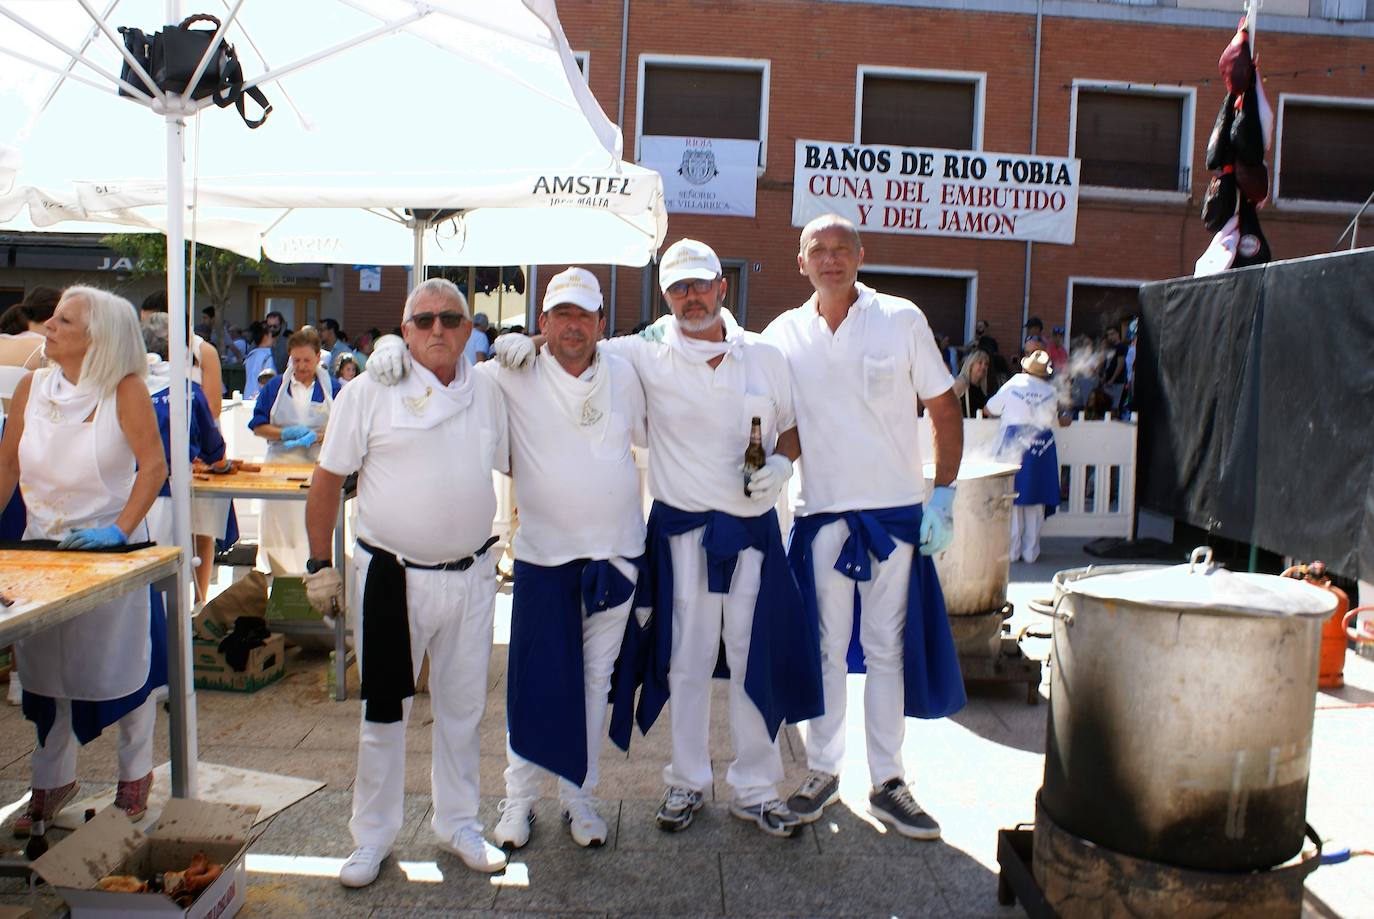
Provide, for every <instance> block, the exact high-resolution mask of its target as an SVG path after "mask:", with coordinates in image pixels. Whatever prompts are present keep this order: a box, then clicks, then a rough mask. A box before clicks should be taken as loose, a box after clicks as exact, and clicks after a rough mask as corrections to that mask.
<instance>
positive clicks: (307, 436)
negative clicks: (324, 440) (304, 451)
mask: <svg viewBox="0 0 1374 919" xmlns="http://www.w3.org/2000/svg"><path fill="white" fill-rule="evenodd" d="M296 427H300V428H301V430H303V431H304V432H305V433H304V434H302V435H300V436H299V437H297V438H295V439H294V440H286V439H285V437H283V439H282V442H281V445H282V446H283V447H289V448H290V449H292V450H294V449H297V448H305V447H308V446H310V445H311V444H313V443H314V442H315V441H317V440H319V439H320V438H319V435H318V434H316V433H315V432H314V431H312V430H310V429H309V428H307V427H304V426H300V425H296Z"/></svg>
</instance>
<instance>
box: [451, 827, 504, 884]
mask: <svg viewBox="0 0 1374 919" xmlns="http://www.w3.org/2000/svg"><path fill="white" fill-rule="evenodd" d="M439 848H441V849H443V850H444V851H445V852H452V853H453V854H454V855H456V856H458V860H459V861H461V862H462V863H463V864H464V865H467V866H468V867H469V868H471V869H472V870H473V871H481V872H482V873H484V874H495V873H496V872H497V871H501V870H503V869H504V868H505V867H506V853H504V852H502V851H501V850H500V849H498V848H496V847H495V846H493V845H492V844H491V843H489V842H487V841H486V840H485V839H483V838H482V831H481V830H478V829H476V828H475V827H470V826H467V827H463V828H462V829H461V830H459V831H458V832H457V833H455V834H454V836H453V839H452V840H451V841H450V842H441V843H439Z"/></svg>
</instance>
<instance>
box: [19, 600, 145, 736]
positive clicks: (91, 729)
mask: <svg viewBox="0 0 1374 919" xmlns="http://www.w3.org/2000/svg"><path fill="white" fill-rule="evenodd" d="M148 591H149V597H150V601H151V602H150V604H149V607H150V608H149V614H150V615H149V617H148V634H149V638H150V639H151V647H150V649H149V652H148V653H149V657H148V679H147V680H145V681H144V683H143V686H141V687H140V688H139V689H136V690H135V691H133V692H131V693H129V694H128V695H127V696H123V697H121V698H118V699H106V700H104V701H100V702H92V701H90V700H86V699H73V700H71V704H72V733H74V734H75V735H76V739H77V740H78V741H79V742H80V743H81V744H82V745H85V744H88V743H90V742H91V741H92V740H95V739H96V738H97V737H99V736H100V732H101V731H103V730H105V729H106V728H107V727H109V726H110V725H112V724H114V723H115V722H116V721H118V720H119V719H120V718H123V717H124V716H125V715H127V714H129V713H130V712H132V711H133V710H134V709H136V708H138V707H139V706H140V705H142V704H143V703H144V702H145V701H147V699H148V696H150V695H151V694H152V693H153V691H154V690H155V689H157V688H158V687H159V686H166V685H167V610H166V608H165V607H164V606H163V603H162V592H161V591H157V590H153V589H152V588H151V587H150V588H148ZM21 706H22V710H23V712H24V717H25V718H27V719H28V720H29V721H32V722H33V724H34V727H35V728H36V729H37V731H38V742H39V743H40V744H45V743H47V742H48V732H49V731H51V730H52V726H53V722H54V721H56V720H57V700H56V699H54V698H53V697H52V696H40V695H39V694H38V693H35V692H29V691H28V690H27V689H26V690H24V693H23V697H22V700H21Z"/></svg>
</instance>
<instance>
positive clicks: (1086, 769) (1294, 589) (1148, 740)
mask: <svg viewBox="0 0 1374 919" xmlns="http://www.w3.org/2000/svg"><path fill="white" fill-rule="evenodd" d="M1054 587H1055V598H1054V605H1053V608H1052V609H1050V610H1048V611H1049V612H1051V613H1052V615H1053V616H1054V617H1055V622H1054V645H1053V659H1054V667H1053V670H1052V671H1051V677H1050V724H1049V738H1048V742H1047V745H1046V755H1045V785H1044V788H1043V789H1042V791H1041V801H1042V803H1043V805H1044V807H1045V810H1046V811H1047V812H1048V813H1049V815H1050V816H1051V817H1053V819H1054V820H1055V821H1056V822H1057V823H1058V824H1059V825H1060V826H1062V827H1064V828H1065V829H1066V830H1068V831H1070V832H1072V833H1075V834H1077V835H1079V836H1082V837H1084V838H1085V839H1088V840H1091V841H1092V842H1094V843H1097V844H1098V845H1101V846H1105V847H1107V848H1109V849H1112V850H1115V851H1117V852H1121V853H1125V854H1127V855H1134V856H1136V857H1139V858H1144V859H1149V860H1151V861H1156V862H1162V863H1164V864H1169V865H1175V866H1179V867H1185V868H1197V869H1201V870H1210V871H1248V870H1255V869H1263V868H1269V867H1271V866H1273V865H1276V864H1279V863H1280V862H1283V861H1284V860H1286V859H1288V858H1289V857H1291V856H1293V855H1294V854H1296V853H1297V852H1298V851H1299V850H1300V849H1301V847H1302V840H1303V824H1304V817H1305V811H1306V802H1307V777H1308V766H1309V757H1310V753H1311V744H1312V718H1313V711H1314V706H1315V698H1316V689H1317V656H1318V649H1319V647H1320V641H1321V625H1322V620H1323V619H1324V618H1325V617H1327V616H1329V615H1330V614H1331V611H1332V609H1333V608H1334V605H1335V597H1334V595H1332V594H1331V593H1329V592H1328V591H1323V590H1319V589H1317V588H1315V587H1312V586H1310V585H1307V584H1303V583H1301V582H1299V581H1295V580H1292V579H1290V578H1278V577H1272V576H1269V575H1257V574H1234V573H1231V572H1228V571H1226V570H1224V569H1221V568H1219V567H1215V566H1213V565H1212V564H1211V552H1210V550H1198V551H1197V552H1195V553H1194V561H1193V563H1191V564H1189V565H1182V566H1177V567H1163V566H1150V565H1118V566H1111V567H1100V568H1099V567H1093V568H1078V569H1073V570H1069V571H1061V572H1060V573H1059V574H1058V575H1056V576H1055V579H1054Z"/></svg>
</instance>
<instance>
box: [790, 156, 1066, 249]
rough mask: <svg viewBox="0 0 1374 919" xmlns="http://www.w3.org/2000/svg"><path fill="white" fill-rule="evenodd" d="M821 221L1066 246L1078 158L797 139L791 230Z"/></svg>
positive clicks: (881, 230) (867, 228)
mask: <svg viewBox="0 0 1374 919" xmlns="http://www.w3.org/2000/svg"><path fill="white" fill-rule="evenodd" d="M824 214H839V215H840V216H842V217H847V218H849V219H850V220H852V221H853V222H854V224H855V226H857V227H858V228H859V230H860V231H861V232H866V233H903V234H908V235H927V236H962V237H967V238H971V239H1016V240H1023V241H1029V242H1045V243H1064V244H1072V243H1073V241H1074V232H1075V229H1076V226H1077V223H1078V160H1075V159H1067V158H1065V157H1060V156H1040V155H1035V156H1031V155H1028V154H1020V153H988V152H986V151H982V150H941V149H936V148H933V147H887V146H881V145H877V144H846V143H840V142H831V141H823V140H798V141H797V159H796V165H795V167H794V181H793V188H792V225H793V226H797V227H802V226H806V224H807V223H808V222H810V221H811V220H813V219H815V218H816V217H820V216H822V215H824Z"/></svg>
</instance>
